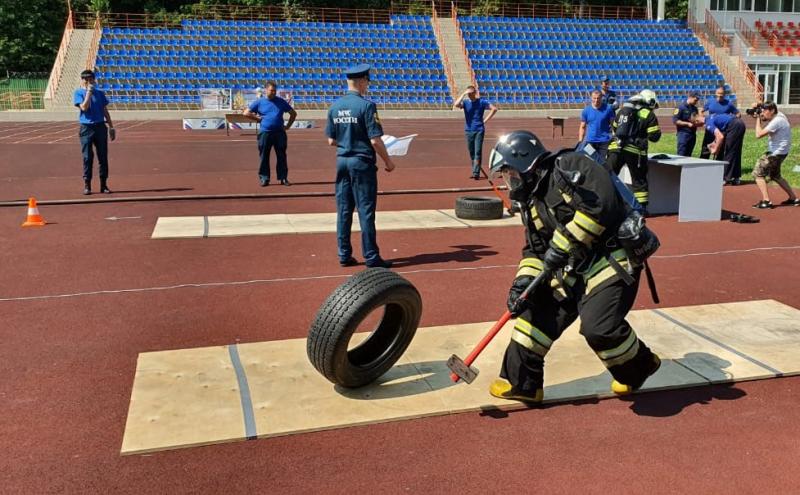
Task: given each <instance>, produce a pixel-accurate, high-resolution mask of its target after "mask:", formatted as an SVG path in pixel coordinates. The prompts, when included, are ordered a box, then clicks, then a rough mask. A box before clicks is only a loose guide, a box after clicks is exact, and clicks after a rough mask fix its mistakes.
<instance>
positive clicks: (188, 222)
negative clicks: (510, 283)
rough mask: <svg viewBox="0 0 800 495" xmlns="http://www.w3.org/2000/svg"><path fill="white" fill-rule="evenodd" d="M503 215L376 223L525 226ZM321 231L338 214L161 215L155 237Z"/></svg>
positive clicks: (401, 214) (382, 214) (379, 220)
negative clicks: (483, 217)
mask: <svg viewBox="0 0 800 495" xmlns="http://www.w3.org/2000/svg"><path fill="white" fill-rule="evenodd" d="M503 215H504V216H503V218H501V219H498V220H465V219H462V218H457V217H456V214H455V210H406V211H379V212H378V213H377V214H376V215H375V224H376V227H377V229H378V230H415V229H419V230H421V229H468V228H471V227H507V226H509V225H521V223H520V219H519V217H512V216H510V215H508V214H507V213H504V214H503ZM359 230H360V227H359V224H358V214H357V213H356V214H355V215H354V218H353V231H354V232H357V231H359ZM320 232H322V233H325V232H336V213H295V214H273V215H221V216H197V217H160V218H159V219H158V221H157V222H156V226H155V228H154V229H153V234H152V235H151V238H152V239H185V238H202V237H231V236H246V235H270V234H309V233H320Z"/></svg>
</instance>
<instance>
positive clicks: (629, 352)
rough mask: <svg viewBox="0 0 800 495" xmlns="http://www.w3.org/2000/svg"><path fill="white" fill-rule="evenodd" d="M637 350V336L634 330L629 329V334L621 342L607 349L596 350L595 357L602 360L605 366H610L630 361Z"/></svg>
mask: <svg viewBox="0 0 800 495" xmlns="http://www.w3.org/2000/svg"><path fill="white" fill-rule="evenodd" d="M638 352H639V338H638V337H637V336H636V332H634V331H633V330H631V333H630V335H628V338H626V339H625V341H624V342H623V343H622V344H620V345H618V346H617V347H615V348H613V349H609V350H607V351H597V357H599V358H600V359H601V360H602V361H603V364H605V365H606V367H607V368H610V367H612V366H619V365H620V364H624V363H626V362H628V361H630V360H631V359H633V358H634V357H635V356H636V354H637V353H638Z"/></svg>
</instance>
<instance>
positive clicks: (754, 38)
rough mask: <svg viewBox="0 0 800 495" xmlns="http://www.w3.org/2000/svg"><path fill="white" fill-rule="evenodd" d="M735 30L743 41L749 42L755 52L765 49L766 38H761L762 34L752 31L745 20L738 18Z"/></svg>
mask: <svg viewBox="0 0 800 495" xmlns="http://www.w3.org/2000/svg"><path fill="white" fill-rule="evenodd" d="M733 28H734V29H735V30H736V32H737V33H739V36H740V37H741V38H742V39H743V40H745V41H747V43H748V44H749V45H750V47H751V48H752V49H753V50H755V51H759V50H761V49H762V48H763V44H764V43H763V40H764V38H763V37H762V36H761V33H758V32H756V31H754V30H753V29H750V26H748V25H747V23H746V22H745V21H744V19H742V18H741V17H737V18H736V19H735V20H734V22H733Z"/></svg>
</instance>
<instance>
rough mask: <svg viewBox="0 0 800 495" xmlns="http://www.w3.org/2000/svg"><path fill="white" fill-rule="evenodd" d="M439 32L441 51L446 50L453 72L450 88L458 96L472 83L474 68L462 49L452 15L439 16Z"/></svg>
mask: <svg viewBox="0 0 800 495" xmlns="http://www.w3.org/2000/svg"><path fill="white" fill-rule="evenodd" d="M439 32H440V34H441V39H439V40H437V42H438V43H439V51H440V53H441V52H446V53H447V57H448V59H449V60H450V70H451V72H452V74H453V83H454V86H455V87H453V88H450V92H451V94H452V95H454V96H457V95H458V94H459V93H461V92H462V91H464V88H466V87H467V86H469V85H470V84H472V78H473V74H472V70H471V69H470V67H469V63H468V62H467V58H466V56H465V54H464V51H463V50H462V49H461V38H460V37H459V33H458V31H457V30H456V25H455V22H453V19H452V18H450V17H440V18H439Z"/></svg>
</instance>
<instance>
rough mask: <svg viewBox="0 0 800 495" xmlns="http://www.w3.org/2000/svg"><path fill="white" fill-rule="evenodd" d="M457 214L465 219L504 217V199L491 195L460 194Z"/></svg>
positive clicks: (457, 199) (495, 218) (457, 201)
mask: <svg viewBox="0 0 800 495" xmlns="http://www.w3.org/2000/svg"><path fill="white" fill-rule="evenodd" d="M456 216H457V217H458V218H463V219H465V220H497V219H498V218H503V201H501V200H500V198H492V197H489V196H459V197H458V198H456Z"/></svg>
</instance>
